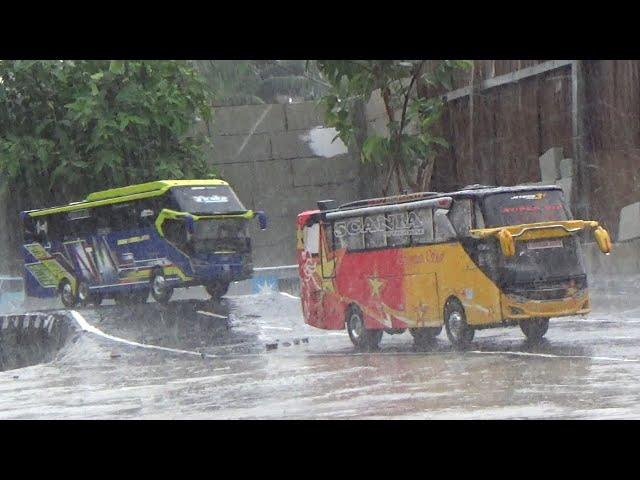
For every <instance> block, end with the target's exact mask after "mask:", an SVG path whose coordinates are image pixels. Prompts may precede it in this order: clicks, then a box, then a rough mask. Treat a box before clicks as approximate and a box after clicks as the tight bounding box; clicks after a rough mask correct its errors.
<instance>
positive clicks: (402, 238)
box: [387, 212, 411, 247]
mask: <svg viewBox="0 0 640 480" xmlns="http://www.w3.org/2000/svg"><path fill="white" fill-rule="evenodd" d="M387 222H388V224H389V225H391V226H392V230H388V231H387V245H389V246H390V247H406V246H407V245H409V243H410V242H411V235H408V234H407V233H408V232H407V227H408V226H409V212H398V213H388V214H387Z"/></svg>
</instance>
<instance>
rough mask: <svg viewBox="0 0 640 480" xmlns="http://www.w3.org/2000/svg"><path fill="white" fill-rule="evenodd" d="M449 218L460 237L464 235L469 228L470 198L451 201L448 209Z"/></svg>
mask: <svg viewBox="0 0 640 480" xmlns="http://www.w3.org/2000/svg"><path fill="white" fill-rule="evenodd" d="M449 219H450V220H451V223H452V224H453V228H454V229H455V231H456V232H457V233H458V236H460V237H466V236H467V235H469V230H471V220H472V219H471V199H469V198H461V199H457V200H454V201H453V205H451V209H450V210H449Z"/></svg>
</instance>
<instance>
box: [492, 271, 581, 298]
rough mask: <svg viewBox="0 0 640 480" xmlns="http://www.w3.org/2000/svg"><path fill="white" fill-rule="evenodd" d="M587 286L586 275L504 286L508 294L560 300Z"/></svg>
mask: <svg viewBox="0 0 640 480" xmlns="http://www.w3.org/2000/svg"><path fill="white" fill-rule="evenodd" d="M586 287H587V279H586V276H583V277H575V278H571V279H567V280H563V281H555V282H532V283H527V284H519V285H512V286H505V287H504V292H505V293H506V294H508V295H514V296H518V297H522V298H524V299H527V300H560V299H562V298H568V297H571V296H572V295H574V294H575V293H576V292H578V291H581V290H584V289H585V288H586Z"/></svg>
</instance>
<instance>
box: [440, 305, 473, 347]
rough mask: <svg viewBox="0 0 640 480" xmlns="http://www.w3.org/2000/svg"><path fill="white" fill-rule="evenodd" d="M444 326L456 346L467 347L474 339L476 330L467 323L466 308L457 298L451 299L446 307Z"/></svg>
mask: <svg viewBox="0 0 640 480" xmlns="http://www.w3.org/2000/svg"><path fill="white" fill-rule="evenodd" d="M444 326H445V329H446V330H447V337H449V341H450V342H451V343H452V344H453V346H454V347H458V348H462V347H466V346H468V345H469V343H471V340H473V336H474V334H475V330H474V329H473V327H470V326H469V324H468V323H467V316H466V315H465V313H464V308H462V305H461V304H460V302H459V301H458V300H456V299H452V300H449V301H448V302H447V305H446V306H445V307H444Z"/></svg>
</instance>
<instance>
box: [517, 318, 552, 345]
mask: <svg viewBox="0 0 640 480" xmlns="http://www.w3.org/2000/svg"><path fill="white" fill-rule="evenodd" d="M520 329H521V330H522V333H524V335H525V337H527V340H529V341H530V342H539V341H540V340H542V337H544V335H545V333H547V330H549V319H548V318H543V317H537V318H529V319H527V320H520Z"/></svg>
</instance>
